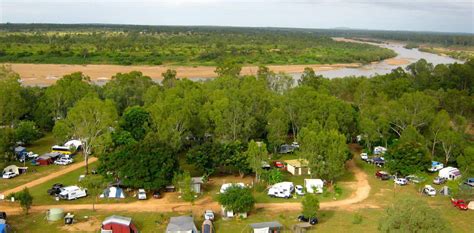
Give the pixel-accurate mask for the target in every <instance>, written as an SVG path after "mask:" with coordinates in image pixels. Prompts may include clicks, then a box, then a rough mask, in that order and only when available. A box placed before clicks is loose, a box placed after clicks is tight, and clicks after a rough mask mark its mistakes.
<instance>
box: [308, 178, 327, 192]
mask: <svg viewBox="0 0 474 233" xmlns="http://www.w3.org/2000/svg"><path fill="white" fill-rule="evenodd" d="M304 187H305V188H306V191H307V192H308V193H323V187H324V182H323V180H321V179H304Z"/></svg>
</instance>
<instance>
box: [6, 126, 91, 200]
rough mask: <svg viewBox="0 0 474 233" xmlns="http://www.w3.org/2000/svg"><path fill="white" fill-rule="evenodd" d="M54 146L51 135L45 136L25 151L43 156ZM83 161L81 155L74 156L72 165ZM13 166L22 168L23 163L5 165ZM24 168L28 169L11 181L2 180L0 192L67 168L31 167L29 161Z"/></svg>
mask: <svg viewBox="0 0 474 233" xmlns="http://www.w3.org/2000/svg"><path fill="white" fill-rule="evenodd" d="M53 145H55V140H54V138H53V135H52V134H46V135H45V136H44V137H42V138H40V139H38V140H37V141H35V142H34V143H33V144H31V145H30V146H27V147H26V149H27V151H33V152H34V153H36V154H39V155H41V154H44V153H47V152H50V151H51V147H52V146H53ZM82 161H84V158H83V156H82V154H80V153H79V154H77V155H75V156H74V163H80V162H82ZM12 164H15V165H17V166H21V167H23V163H20V162H18V161H14V162H10V163H7V165H12ZM25 166H27V167H28V170H27V172H26V173H25V174H21V175H19V176H17V177H14V178H12V179H2V180H1V182H0V192H2V191H4V190H8V189H11V188H14V187H17V186H20V185H22V184H26V183H28V182H30V181H33V180H35V179H37V178H40V177H43V176H46V175H48V174H51V173H53V172H56V171H59V170H61V169H65V168H66V167H67V166H58V165H54V164H51V165H49V166H33V165H31V163H30V162H29V161H27V162H26V163H25Z"/></svg>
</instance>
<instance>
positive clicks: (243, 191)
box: [217, 185, 255, 213]
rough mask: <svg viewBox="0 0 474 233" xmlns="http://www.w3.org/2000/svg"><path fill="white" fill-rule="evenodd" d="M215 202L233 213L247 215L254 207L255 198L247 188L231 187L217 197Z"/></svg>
mask: <svg viewBox="0 0 474 233" xmlns="http://www.w3.org/2000/svg"><path fill="white" fill-rule="evenodd" d="M217 201H218V202H219V204H221V205H222V206H223V207H224V208H225V209H226V210H230V211H233V212H234V213H247V212H249V211H251V210H252V209H253V207H254V205H255V198H254V197H253V196H252V191H251V190H250V189H249V188H244V187H241V186H238V185H232V186H231V187H229V188H227V189H226V190H225V192H224V193H221V194H219V195H218V196H217Z"/></svg>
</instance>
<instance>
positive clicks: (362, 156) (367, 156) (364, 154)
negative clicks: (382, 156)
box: [360, 153, 369, 161]
mask: <svg viewBox="0 0 474 233" xmlns="http://www.w3.org/2000/svg"><path fill="white" fill-rule="evenodd" d="M368 158H369V155H368V154H367V153H360V159H362V160H364V161H367V159H368Z"/></svg>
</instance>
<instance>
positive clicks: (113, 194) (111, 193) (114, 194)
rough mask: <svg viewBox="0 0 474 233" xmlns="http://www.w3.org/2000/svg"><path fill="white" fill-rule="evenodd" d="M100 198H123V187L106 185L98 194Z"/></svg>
mask: <svg viewBox="0 0 474 233" xmlns="http://www.w3.org/2000/svg"><path fill="white" fill-rule="evenodd" d="M99 197H100V198H105V197H106V198H125V194H124V192H123V189H121V188H119V187H115V186H112V187H108V188H106V189H105V190H104V192H103V193H102V194H101V195H100V196H99Z"/></svg>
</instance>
